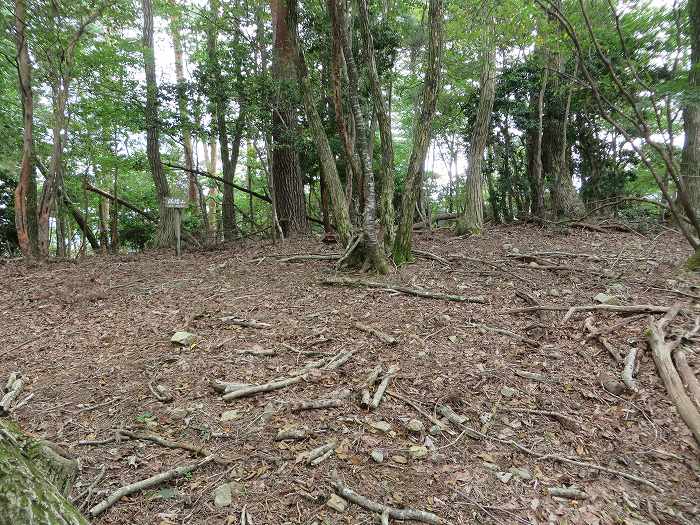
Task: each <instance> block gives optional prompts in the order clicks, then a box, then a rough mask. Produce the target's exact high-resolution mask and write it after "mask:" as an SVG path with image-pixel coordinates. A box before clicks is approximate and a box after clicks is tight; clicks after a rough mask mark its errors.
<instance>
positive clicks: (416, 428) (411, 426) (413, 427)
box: [406, 419, 425, 432]
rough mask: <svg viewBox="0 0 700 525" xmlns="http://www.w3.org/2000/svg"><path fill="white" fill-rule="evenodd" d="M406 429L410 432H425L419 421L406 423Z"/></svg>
mask: <svg viewBox="0 0 700 525" xmlns="http://www.w3.org/2000/svg"><path fill="white" fill-rule="evenodd" d="M406 428H407V429H408V430H410V431H411V432H423V430H425V425H423V422H422V421H421V420H419V419H411V420H410V421H409V422H408V423H406Z"/></svg>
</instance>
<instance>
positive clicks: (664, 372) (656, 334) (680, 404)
mask: <svg viewBox="0 0 700 525" xmlns="http://www.w3.org/2000/svg"><path fill="white" fill-rule="evenodd" d="M677 314H678V307H674V308H673V309H671V310H670V311H669V312H668V313H667V314H666V315H665V316H664V317H662V318H661V319H660V320H659V321H654V320H653V319H651V320H650V321H649V331H648V336H647V340H648V342H649V348H651V351H652V355H653V357H654V362H655V363H656V369H657V370H658V371H659V375H660V376H661V379H662V380H663V382H664V385H665V386H666V391H667V392H668V395H669V397H670V398H671V401H673V404H674V405H675V406H676V410H678V414H679V415H680V416H681V419H683V421H684V422H685V424H686V425H688V428H689V429H690V431H691V432H692V433H693V436H695V440H696V441H697V442H698V443H700V412H698V409H697V408H696V406H695V405H694V404H693V402H692V401H691V399H690V397H688V394H687V393H686V391H685V388H684V387H683V382H682V381H681V378H680V376H679V375H678V372H677V371H676V368H675V366H674V365H673V360H672V359H671V352H672V351H673V348H674V346H675V344H674V342H673V341H670V342H669V341H666V334H665V333H664V329H665V327H666V325H668V324H669V323H670V322H671V321H673V319H674V318H675V317H676V315H677Z"/></svg>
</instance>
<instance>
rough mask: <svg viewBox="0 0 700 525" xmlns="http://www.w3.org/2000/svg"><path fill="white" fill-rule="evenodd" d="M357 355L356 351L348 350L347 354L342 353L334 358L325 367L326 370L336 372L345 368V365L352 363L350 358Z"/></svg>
mask: <svg viewBox="0 0 700 525" xmlns="http://www.w3.org/2000/svg"><path fill="white" fill-rule="evenodd" d="M354 353H355V350H348V351H346V352H340V353H339V354H338V355H336V356H334V357H332V358H331V359H330V361H328V363H326V365H325V366H324V367H323V369H324V370H336V369H338V368H340V367H341V366H343V365H344V364H345V363H347V362H348V361H350V358H351V357H352V356H353V354H354Z"/></svg>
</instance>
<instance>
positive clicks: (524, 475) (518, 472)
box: [510, 467, 532, 481]
mask: <svg viewBox="0 0 700 525" xmlns="http://www.w3.org/2000/svg"><path fill="white" fill-rule="evenodd" d="M510 472H511V474H513V476H515V477H516V478H520V479H523V480H525V481H528V480H531V479H532V473H531V472H530V471H529V470H528V469H526V468H518V467H510Z"/></svg>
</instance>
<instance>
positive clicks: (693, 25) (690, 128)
mask: <svg viewBox="0 0 700 525" xmlns="http://www.w3.org/2000/svg"><path fill="white" fill-rule="evenodd" d="M688 21H689V32H690V72H689V74H688V87H689V90H690V91H691V92H693V93H694V92H696V91H698V89H699V88H700V0H688ZM683 130H684V131H685V142H684V144H683V154H682V157H681V182H682V184H683V188H684V190H685V192H686V193H687V195H688V200H689V201H690V205H691V207H692V208H693V210H695V214H696V215H700V101H698V99H697V95H695V94H694V95H693V96H688V97H686V98H685V105H684V106H683ZM697 255H698V257H700V251H698V253H697Z"/></svg>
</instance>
